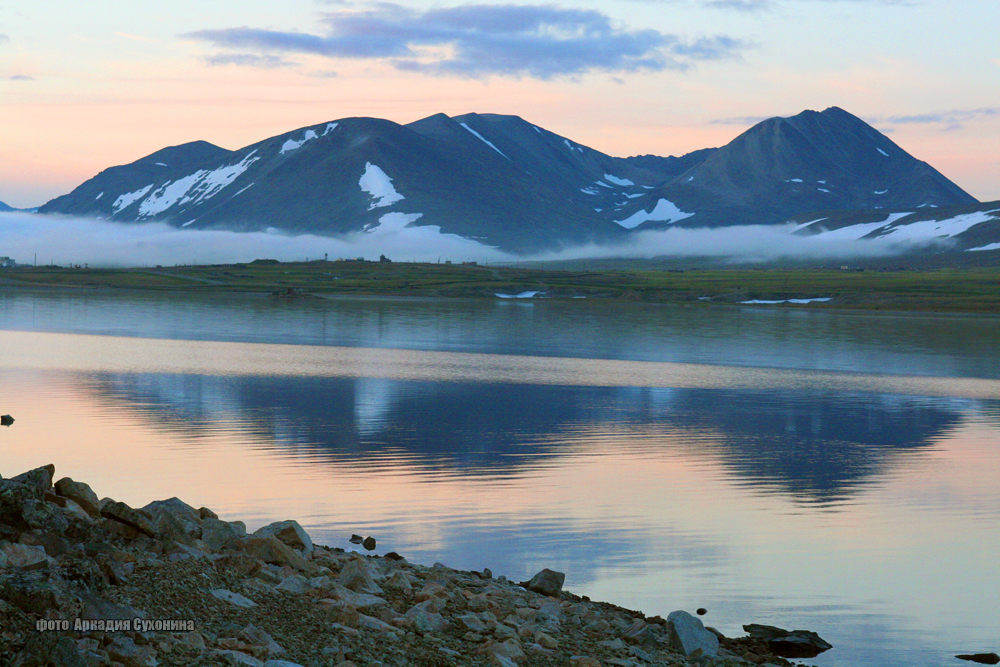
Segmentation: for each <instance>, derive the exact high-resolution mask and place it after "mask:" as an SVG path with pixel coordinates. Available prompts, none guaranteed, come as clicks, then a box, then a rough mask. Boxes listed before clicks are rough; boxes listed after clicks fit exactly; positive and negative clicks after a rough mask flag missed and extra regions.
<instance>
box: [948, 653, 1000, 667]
mask: <svg viewBox="0 0 1000 667" xmlns="http://www.w3.org/2000/svg"><path fill="white" fill-rule="evenodd" d="M955 657H956V658H958V659H959V660H968V661H970V662H978V663H979V664H980V665H996V664H1000V655H997V654H996V653H972V654H963V655H956V656H955Z"/></svg>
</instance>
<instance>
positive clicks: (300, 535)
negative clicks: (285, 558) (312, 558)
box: [254, 519, 313, 554]
mask: <svg viewBox="0 0 1000 667" xmlns="http://www.w3.org/2000/svg"><path fill="white" fill-rule="evenodd" d="M254 535H256V536H258V537H267V536H268V535H274V536H275V537H277V538H278V539H279V540H281V541H282V542H284V543H285V544H287V545H288V546H290V547H291V548H293V549H298V550H299V551H304V552H306V553H307V554H308V553H311V552H312V550H313V542H312V539H310V537H309V534H308V533H306V531H305V530H304V529H303V528H302V526H300V525H299V522H298V521H293V520H291V519H288V520H286V521H275V522H274V523H269V524H268V525H266V526H264V527H263V528H260V529H258V530H256V531H254Z"/></svg>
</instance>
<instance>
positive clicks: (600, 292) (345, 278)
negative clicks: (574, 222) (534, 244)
mask: <svg viewBox="0 0 1000 667" xmlns="http://www.w3.org/2000/svg"><path fill="white" fill-rule="evenodd" d="M4 289H9V290H18V291H20V290H38V291H48V290H68V291H72V292H81V291H96V292H99V293H104V294H111V293H161V294H170V295H176V296H181V295H191V294H207V295H220V294H223V295H237V294H241V295H253V296H255V297H257V298H276V299H280V300H289V301H297V300H307V299H309V300H311V299H342V298H364V299H380V298H384V299H414V298H432V299H433V298H438V299H474V300H493V301H495V300H498V299H500V297H498V296H497V295H498V294H504V295H517V294H522V293H536V294H538V296H536V297H535V298H510V299H506V298H505V299H504V300H505V301H511V302H517V301H520V302H531V301H534V300H537V299H546V300H548V299H552V300H571V299H583V300H590V301H598V302H625V303H642V304H654V303H655V304H673V305H689V306H698V307H710V306H744V307H749V306H752V307H756V308H760V307H771V308H774V307H778V308H792V309H803V308H805V309H809V310H823V311H836V312H892V313H926V314H935V315H936V314H946V313H953V314H976V315H997V314H1000V269H997V268H992V267H976V268H967V269H947V268H941V269H927V270H920V269H899V270H887V269H877V270H876V269H873V270H860V269H859V270H852V269H846V268H845V269H831V268H823V269H811V268H773V267H772V268H729V269H719V268H710V269H697V268H691V269H671V270H650V269H636V268H628V269H606V270H597V271H587V270H579V271H570V270H568V269H537V268H520V267H518V268H514V267H507V266H503V267H485V266H463V265H438V264H407V263H387V264H380V263H377V262H375V263H373V262H327V261H321V260H317V261H314V262H288V263H277V262H274V263H270V262H261V263H258V262H251V263H249V264H234V265H194V266H181V267H170V268H169V269H167V268H161V269H88V268H64V267H44V266H43V267H19V268H15V269H4V270H3V271H2V272H0V290H4ZM789 299H799V300H812V299H826V301H813V302H811V303H758V304H751V303H746V302H752V301H771V302H774V301H787V300H789Z"/></svg>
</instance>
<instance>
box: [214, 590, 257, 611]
mask: <svg viewBox="0 0 1000 667" xmlns="http://www.w3.org/2000/svg"><path fill="white" fill-rule="evenodd" d="M209 593H211V594H212V595H214V596H215V597H217V598H219V599H220V600H223V601H225V602H228V603H230V604H234V605H236V606H237V607H256V606H257V603H256V602H254V601H253V600H251V599H250V598H247V597H243V596H242V595H240V594H239V593H234V592H232V591H230V590H226V589H225V588H217V589H215V590H213V591H209Z"/></svg>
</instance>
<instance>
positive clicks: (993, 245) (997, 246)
mask: <svg viewBox="0 0 1000 667" xmlns="http://www.w3.org/2000/svg"><path fill="white" fill-rule="evenodd" d="M980 250H1000V243H990V244H989V245H984V246H979V247H978V248H969V249H968V251H967V252H978V251H980Z"/></svg>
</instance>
